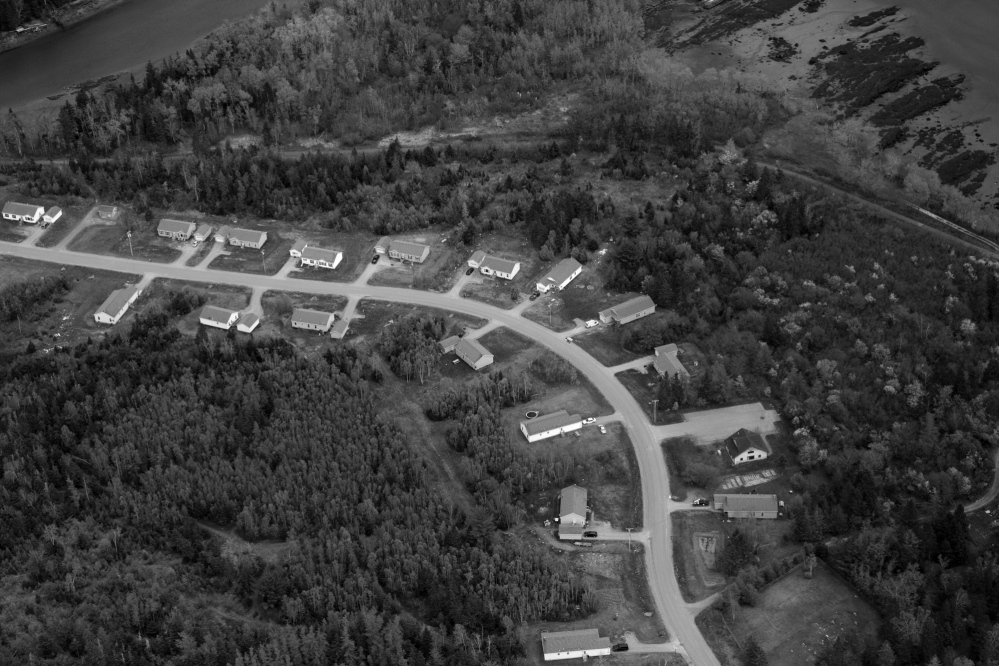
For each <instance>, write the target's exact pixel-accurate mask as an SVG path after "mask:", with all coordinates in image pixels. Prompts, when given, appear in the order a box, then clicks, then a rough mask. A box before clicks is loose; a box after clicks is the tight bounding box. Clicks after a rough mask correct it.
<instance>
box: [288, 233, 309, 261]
mask: <svg viewBox="0 0 999 666" xmlns="http://www.w3.org/2000/svg"><path fill="white" fill-rule="evenodd" d="M307 247H309V241H307V240H303V239H301V238H299V239H298V240H297V241H295V244H294V245H292V246H291V249H290V250H288V254H290V255H291V256H292V258H294V259H301V258H302V250H304V249H305V248H307Z"/></svg>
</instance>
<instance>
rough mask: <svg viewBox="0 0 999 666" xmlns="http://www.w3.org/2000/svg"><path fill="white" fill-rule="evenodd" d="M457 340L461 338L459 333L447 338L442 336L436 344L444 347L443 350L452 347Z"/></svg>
mask: <svg viewBox="0 0 999 666" xmlns="http://www.w3.org/2000/svg"><path fill="white" fill-rule="evenodd" d="M459 340H461V336H460V335H452V336H451V337H449V338H444V339H443V340H441V341H440V342H438V343H437V344H439V345H440V346H441V349H444V350H448V349H454V347H455V345H457V344H458V341H459Z"/></svg>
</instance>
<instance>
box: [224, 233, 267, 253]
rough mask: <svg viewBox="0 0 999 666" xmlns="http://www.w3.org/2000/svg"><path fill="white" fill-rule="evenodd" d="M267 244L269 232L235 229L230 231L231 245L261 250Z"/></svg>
mask: <svg viewBox="0 0 999 666" xmlns="http://www.w3.org/2000/svg"><path fill="white" fill-rule="evenodd" d="M266 242H267V232H266V231H257V230H255V229H239V228H233V229H231V230H230V231H229V245H235V246H236V247H249V248H253V249H254V250H259V249H260V248H262V247H263V246H264V243H266Z"/></svg>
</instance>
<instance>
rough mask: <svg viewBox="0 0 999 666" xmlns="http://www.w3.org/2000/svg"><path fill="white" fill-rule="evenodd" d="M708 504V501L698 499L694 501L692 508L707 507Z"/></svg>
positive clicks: (701, 498)
mask: <svg viewBox="0 0 999 666" xmlns="http://www.w3.org/2000/svg"><path fill="white" fill-rule="evenodd" d="M708 504H709V502H708V500H706V499H704V498H703V497H698V498H697V499H695V500H694V506H707V505H708Z"/></svg>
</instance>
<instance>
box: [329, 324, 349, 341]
mask: <svg viewBox="0 0 999 666" xmlns="http://www.w3.org/2000/svg"><path fill="white" fill-rule="evenodd" d="M349 327H350V323H349V322H348V321H347V320H346V319H340V320H338V321H337V322H336V323H335V324H333V328H331V329H330V337H331V338H333V339H334V340H342V339H343V338H344V337H345V336H346V335H347V329H348V328H349Z"/></svg>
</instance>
